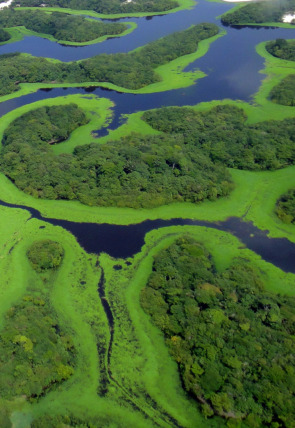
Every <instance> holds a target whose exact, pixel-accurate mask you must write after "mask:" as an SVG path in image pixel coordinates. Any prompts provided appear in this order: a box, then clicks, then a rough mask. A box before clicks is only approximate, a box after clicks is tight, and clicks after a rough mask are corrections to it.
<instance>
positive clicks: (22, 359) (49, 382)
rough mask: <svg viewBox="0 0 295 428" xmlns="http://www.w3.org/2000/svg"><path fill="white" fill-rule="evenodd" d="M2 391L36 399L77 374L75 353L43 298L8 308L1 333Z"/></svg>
mask: <svg viewBox="0 0 295 428" xmlns="http://www.w3.org/2000/svg"><path fill="white" fill-rule="evenodd" d="M0 349H1V351H0V370H1V378H0V392H1V397H2V398H5V399H11V398H14V397H17V396H20V395H25V396H26V397H27V398H36V397H39V396H41V395H43V394H44V393H45V391H47V390H48V389H49V388H51V387H52V386H53V385H54V384H57V383H60V382H62V381H64V380H66V379H68V378H69V377H70V376H71V375H72V374H73V372H74V369H73V364H74V360H75V351H74V348H73V345H72V340H71V338H70V337H69V336H67V335H65V334H64V333H63V332H62V331H60V327H59V326H58V324H57V322H56V320H55V316H54V312H53V309H52V308H51V307H50V305H49V303H48V302H47V301H46V300H43V299H42V298H39V297H35V296H32V295H29V296H25V297H24V298H23V300H22V302H21V303H19V304H18V305H16V306H13V307H11V308H10V309H9V311H8V313H7V315H6V320H5V325H4V330H3V331H2V333H1V334H0Z"/></svg>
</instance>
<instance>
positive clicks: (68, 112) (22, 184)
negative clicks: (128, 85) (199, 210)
mask: <svg viewBox="0 0 295 428" xmlns="http://www.w3.org/2000/svg"><path fill="white" fill-rule="evenodd" d="M85 122H86V117H85V115H84V113H82V111H81V110H79V109H78V108H77V106H75V105H68V106H62V107H59V106H53V107H47V108H45V107H43V108H40V109H37V110H33V111H30V112H28V113H26V114H25V115H23V116H21V117H20V118H18V119H16V120H15V121H14V122H12V123H11V124H10V125H9V127H8V128H7V130H6V132H5V133H4V137H3V144H4V148H3V151H2V161H1V165H2V169H3V171H4V173H5V174H6V175H7V176H8V177H9V178H10V179H11V180H12V181H13V182H14V183H15V184H16V186H17V187H19V188H20V189H22V190H23V191H25V192H26V193H29V194H31V195H33V196H35V197H41V198H45V199H46V198H47V199H70V200H71V199H78V200H80V201H81V202H83V203H85V204H87V205H107V206H112V205H114V206H131V207H153V206H157V205H164V204H165V203H169V202H173V201H175V200H177V201H186V200H187V201H192V202H197V201H202V200H204V199H207V198H210V199H215V198H216V197H219V196H223V195H227V194H228V192H229V190H230V189H231V183H230V177H229V175H228V173H227V172H226V171H225V170H224V168H222V167H220V166H214V164H213V163H212V161H210V160H209V159H208V158H206V157H204V156H203V155H202V153H201V152H200V150H196V149H193V148H192V147H190V146H188V145H184V144H183V141H182V139H181V138H178V137H176V138H169V137H165V136H163V137H162V136H154V137H146V138H145V137H141V136H136V135H131V136H130V137H125V138H123V139H122V140H120V141H118V142H113V143H109V144H107V145H105V146H101V145H98V144H95V143H93V144H90V145H84V146H80V147H76V148H75V149H74V153H73V154H67V155H65V154H60V155H59V156H56V155H55V154H54V152H53V151H52V149H51V147H50V144H53V143H56V142H59V141H62V140H65V139H66V138H67V137H68V136H69V134H70V132H71V131H73V130H74V129H75V128H77V127H78V126H81V125H83V124H85ZM64 124H67V126H66V127H65V126H64ZM48 143H49V144H48ZM20 165H22V167H21V168H20V167H19V166H20Z"/></svg>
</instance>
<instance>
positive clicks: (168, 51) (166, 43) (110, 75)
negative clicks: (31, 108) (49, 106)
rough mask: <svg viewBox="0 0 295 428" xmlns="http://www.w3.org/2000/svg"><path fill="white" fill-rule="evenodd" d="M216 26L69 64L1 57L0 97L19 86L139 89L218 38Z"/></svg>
mask: <svg viewBox="0 0 295 428" xmlns="http://www.w3.org/2000/svg"><path fill="white" fill-rule="evenodd" d="M218 31H219V29H218V27H217V25H215V24H206V23H204V24H198V25H194V26H192V27H190V28H189V29H187V30H184V31H180V32H178V33H173V34H170V35H168V36H166V37H163V38H162V39H159V40H156V41H154V42H151V43H149V44H147V45H145V46H143V47H142V48H140V49H138V50H136V51H132V52H129V53H116V54H109V55H108V54H101V55H97V56H94V57H92V58H89V59H86V60H82V61H75V62H71V63H63V62H54V61H50V60H47V59H45V58H35V57H32V56H30V55H27V54H21V55H20V54H11V55H7V54H6V55H0V95H5V94H9V93H11V92H14V91H17V90H18V84H19V83H52V82H54V83H79V82H110V83H113V84H115V85H118V86H122V87H124V88H128V89H139V88H142V87H144V86H147V85H149V84H151V83H155V82H157V81H159V80H160V77H159V76H158V75H157V74H156V73H155V72H154V69H155V68H156V67H158V66H160V65H163V64H166V63H168V62H170V61H172V60H174V59H176V58H178V57H180V56H183V55H187V54H190V53H193V52H195V51H196V50H197V48H198V43H199V42H200V41H201V40H204V39H207V38H209V37H212V36H215V35H216V34H218Z"/></svg>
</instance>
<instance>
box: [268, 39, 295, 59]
mask: <svg viewBox="0 0 295 428" xmlns="http://www.w3.org/2000/svg"><path fill="white" fill-rule="evenodd" d="M265 48H266V50H267V51H268V52H269V53H270V54H271V55H273V56H276V57H277V58H281V59H286V60H287V61H295V40H285V39H276V40H274V41H271V42H267V43H266V45H265Z"/></svg>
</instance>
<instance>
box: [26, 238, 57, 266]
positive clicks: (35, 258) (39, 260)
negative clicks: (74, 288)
mask: <svg viewBox="0 0 295 428" xmlns="http://www.w3.org/2000/svg"><path fill="white" fill-rule="evenodd" d="M27 256H28V259H29V260H30V263H31V264H32V267H33V269H35V270H36V271H37V272H42V271H46V270H48V269H56V268H58V267H59V266H60V264H61V262H62V260H63V256H64V250H63V247H62V246H61V245H60V244H59V243H58V242H54V241H51V240H50V239H46V240H43V241H36V242H34V243H33V244H32V245H31V246H30V248H29V249H28V251H27Z"/></svg>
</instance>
